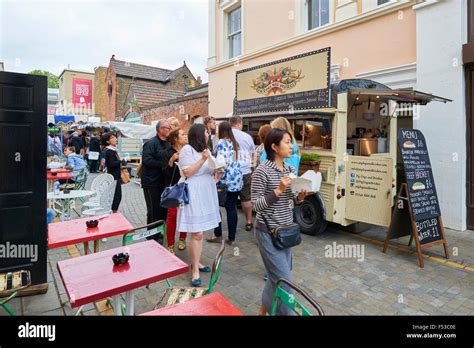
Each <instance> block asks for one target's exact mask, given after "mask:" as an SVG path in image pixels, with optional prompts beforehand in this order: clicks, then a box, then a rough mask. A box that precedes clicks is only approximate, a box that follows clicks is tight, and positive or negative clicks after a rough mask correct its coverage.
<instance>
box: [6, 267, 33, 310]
mask: <svg viewBox="0 0 474 348" xmlns="http://www.w3.org/2000/svg"><path fill="white" fill-rule="evenodd" d="M30 285H31V275H30V271H25V270H21V271H16V272H8V273H4V274H0V306H2V307H3V309H5V311H6V312H7V313H8V314H10V315H12V316H14V315H15V313H14V312H13V311H12V310H11V308H10V307H8V305H7V303H8V302H9V301H11V300H12V299H14V298H15V297H16V296H17V295H18V291H19V290H22V289H25V288H27V287H29V286H30Z"/></svg>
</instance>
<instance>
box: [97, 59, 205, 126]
mask: <svg viewBox="0 0 474 348" xmlns="http://www.w3.org/2000/svg"><path fill="white" fill-rule="evenodd" d="M105 83H106V92H105V120H108V121H111V120H112V121H123V120H124V119H125V118H126V116H127V114H128V113H129V112H131V110H132V108H138V109H142V108H145V107H148V106H151V105H154V104H157V103H160V102H163V101H166V100H169V99H174V98H177V97H181V96H184V94H185V93H186V88H187V87H192V86H196V85H198V84H199V82H198V80H196V78H195V77H194V75H193V74H192V73H191V71H190V70H189V68H188V67H187V65H186V62H184V63H183V65H182V66H181V67H179V68H177V69H175V70H168V69H162V68H158V67H152V66H147V65H142V64H136V63H131V62H126V61H121V60H117V59H115V56H112V58H111V59H110V62H109V66H108V69H107V74H106V76H105Z"/></svg>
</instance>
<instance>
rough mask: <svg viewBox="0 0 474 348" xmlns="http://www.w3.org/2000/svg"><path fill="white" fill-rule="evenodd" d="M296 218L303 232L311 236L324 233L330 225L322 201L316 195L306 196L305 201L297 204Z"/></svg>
mask: <svg viewBox="0 0 474 348" xmlns="http://www.w3.org/2000/svg"><path fill="white" fill-rule="evenodd" d="M295 220H296V223H297V224H298V225H300V229H301V232H302V233H304V234H309V235H311V236H315V235H318V234H320V233H323V232H324V231H325V230H326V227H327V225H328V222H327V221H326V220H325V219H324V211H323V208H322V206H321V203H320V202H319V200H318V199H317V198H316V197H315V196H314V195H313V196H308V197H306V198H305V200H304V202H303V203H301V204H299V205H297V206H296V209H295Z"/></svg>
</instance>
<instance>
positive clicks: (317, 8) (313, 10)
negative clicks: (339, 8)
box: [308, 0, 329, 30]
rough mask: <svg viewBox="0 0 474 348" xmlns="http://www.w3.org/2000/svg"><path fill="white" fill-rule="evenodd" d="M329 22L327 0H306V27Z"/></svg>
mask: <svg viewBox="0 0 474 348" xmlns="http://www.w3.org/2000/svg"><path fill="white" fill-rule="evenodd" d="M328 23H329V0H308V29H309V30H311V29H314V28H318V27H320V26H323V25H326V24H328Z"/></svg>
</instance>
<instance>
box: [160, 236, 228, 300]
mask: <svg viewBox="0 0 474 348" xmlns="http://www.w3.org/2000/svg"><path fill="white" fill-rule="evenodd" d="M224 249H225V242H224V241H222V245H221V248H220V249H219V252H218V253H217V255H216V257H215V258H214V262H213V263H212V272H211V279H210V281H209V287H208V288H195V287H182V288H169V289H166V291H165V293H164V294H163V296H162V297H161V299H160V301H158V303H157V304H156V306H155V309H158V308H163V307H166V306H170V305H173V304H175V303H183V302H186V301H188V300H191V299H193V298H197V297H201V296H204V295H207V294H210V293H211V292H212V291H213V290H214V285H215V284H216V282H217V280H218V279H219V275H220V272H221V264H222V258H223V256H224Z"/></svg>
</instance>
